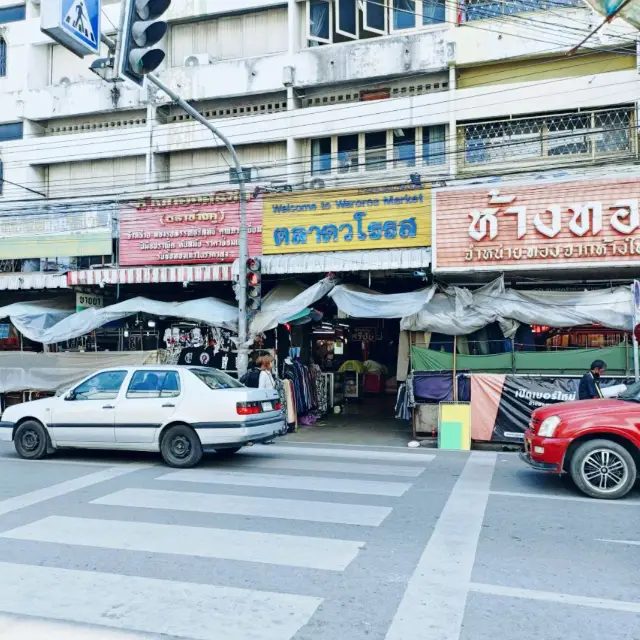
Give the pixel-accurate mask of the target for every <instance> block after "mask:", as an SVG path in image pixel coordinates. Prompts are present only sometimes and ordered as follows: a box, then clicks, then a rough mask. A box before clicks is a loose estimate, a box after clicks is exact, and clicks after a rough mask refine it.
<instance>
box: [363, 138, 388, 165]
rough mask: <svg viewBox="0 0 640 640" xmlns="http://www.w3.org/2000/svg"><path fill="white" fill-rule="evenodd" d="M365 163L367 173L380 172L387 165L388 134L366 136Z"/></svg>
mask: <svg viewBox="0 0 640 640" xmlns="http://www.w3.org/2000/svg"><path fill="white" fill-rule="evenodd" d="M364 163H365V168H366V170H367V171H380V169H384V168H385V166H386V164H387V132H386V131H374V132H372V133H365V134H364Z"/></svg>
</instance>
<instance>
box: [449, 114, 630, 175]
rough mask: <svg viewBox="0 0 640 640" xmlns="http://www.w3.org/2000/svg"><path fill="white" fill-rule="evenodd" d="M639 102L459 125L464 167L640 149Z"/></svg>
mask: <svg viewBox="0 0 640 640" xmlns="http://www.w3.org/2000/svg"><path fill="white" fill-rule="evenodd" d="M636 141H637V131H636V122H635V111H634V108H633V107H623V108H617V109H606V110H598V111H582V112H579V113H563V114H553V115H548V116H542V117H536V118H516V119H511V120H496V121H491V122H476V123H469V124H464V125H460V126H459V127H458V152H459V158H460V164H461V168H466V169H472V168H476V167H478V168H482V167H483V166H484V165H490V166H491V168H494V167H495V166H496V165H506V164H513V163H514V161H515V162H518V163H519V164H532V165H536V164H538V163H550V164H557V163H558V162H561V161H562V160H564V159H573V160H576V161H580V160H584V161H590V160H591V161H593V160H597V159H600V158H606V157H610V156H615V157H616V158H619V157H620V156H625V155H628V156H631V155H633V154H635V153H636V150H637V142H636Z"/></svg>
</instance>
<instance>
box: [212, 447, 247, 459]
mask: <svg viewBox="0 0 640 640" xmlns="http://www.w3.org/2000/svg"><path fill="white" fill-rule="evenodd" d="M240 449H242V447H230V448H229V449H216V450H215V452H216V455H217V456H218V457H219V458H228V457H230V456H232V455H233V454H234V453H238V451H240Z"/></svg>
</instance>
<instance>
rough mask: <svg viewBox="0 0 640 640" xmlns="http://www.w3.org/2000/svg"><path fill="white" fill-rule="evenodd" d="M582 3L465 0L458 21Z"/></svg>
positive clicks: (571, 0) (567, 0)
mask: <svg viewBox="0 0 640 640" xmlns="http://www.w3.org/2000/svg"><path fill="white" fill-rule="evenodd" d="M425 1H426V0H425ZM582 5H583V2H582V0H515V1H513V2H506V1H505V0H464V7H462V9H461V11H460V13H459V14H458V21H459V22H471V21H472V20H483V19H484V18H498V17H500V16H505V15H513V14H516V13H524V12H525V11H547V10H551V9H562V8H563V7H573V6H582Z"/></svg>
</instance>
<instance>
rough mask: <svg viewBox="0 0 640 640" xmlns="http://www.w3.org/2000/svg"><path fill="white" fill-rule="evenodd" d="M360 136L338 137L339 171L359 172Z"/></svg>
mask: <svg viewBox="0 0 640 640" xmlns="http://www.w3.org/2000/svg"><path fill="white" fill-rule="evenodd" d="M359 138H360V136H359V135H358V134H357V133H355V134H353V135H350V136H338V171H339V172H340V173H350V172H352V171H358V168H359V165H358V142H359Z"/></svg>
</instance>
